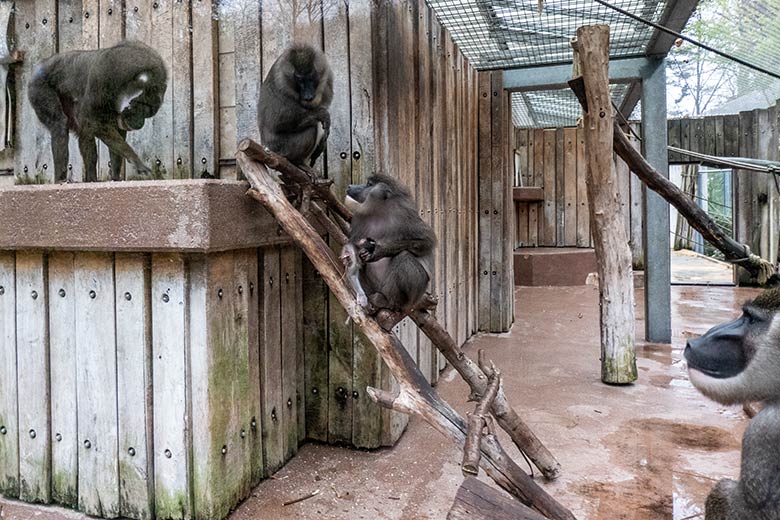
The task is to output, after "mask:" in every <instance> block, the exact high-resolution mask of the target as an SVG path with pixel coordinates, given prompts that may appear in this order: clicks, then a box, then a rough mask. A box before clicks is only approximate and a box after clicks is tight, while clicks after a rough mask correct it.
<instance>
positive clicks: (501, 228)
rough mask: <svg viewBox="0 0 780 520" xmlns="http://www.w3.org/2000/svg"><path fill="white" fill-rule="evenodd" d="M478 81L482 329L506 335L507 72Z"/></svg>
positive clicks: (509, 227)
mask: <svg viewBox="0 0 780 520" xmlns="http://www.w3.org/2000/svg"><path fill="white" fill-rule="evenodd" d="M478 80H479V124H478V127H479V152H478V154H479V179H478V183H479V208H478V219H479V258H478V281H479V309H478V310H479V315H478V319H479V324H478V325H479V330H483V331H488V332H503V331H507V330H509V328H510V327H511V326H512V323H513V322H514V287H515V282H514V267H513V266H514V263H513V251H514V248H513V247H512V241H513V237H514V236H515V218H514V211H513V209H514V208H513V204H514V201H513V198H512V184H513V179H514V166H513V164H514V159H513V157H512V156H513V148H514V143H513V141H514V139H513V138H514V132H513V126H512V117H511V103H510V98H509V93H508V92H507V91H505V90H504V89H503V73H502V72H500V71H496V72H480V73H479V74H478Z"/></svg>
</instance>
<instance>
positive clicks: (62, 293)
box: [57, 289, 65, 298]
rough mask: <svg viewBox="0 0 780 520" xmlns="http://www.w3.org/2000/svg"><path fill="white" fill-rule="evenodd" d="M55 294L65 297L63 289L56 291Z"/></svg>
mask: <svg viewBox="0 0 780 520" xmlns="http://www.w3.org/2000/svg"><path fill="white" fill-rule="evenodd" d="M57 294H59V295H60V298H65V289H60V290H59V291H57Z"/></svg>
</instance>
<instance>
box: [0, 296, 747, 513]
mask: <svg viewBox="0 0 780 520" xmlns="http://www.w3.org/2000/svg"><path fill="white" fill-rule="evenodd" d="M755 293H756V291H750V290H737V289H732V288H723V287H718V288H707V287H695V288H693V287H690V288H689V287H675V288H673V289H672V294H673V301H674V317H673V334H674V340H673V345H672V346H671V347H670V346H668V345H653V344H643V343H642V344H640V348H639V349H638V354H639V358H638V366H639V381H638V382H637V383H636V384H633V385H630V386H623V387H615V386H606V385H604V384H602V383H601V382H600V381H599V347H598V345H599V343H598V301H597V298H598V291H597V289H595V288H593V287H557V288H546V287H536V288H518V290H517V292H516V298H517V315H518V321H517V323H516V324H515V326H514V328H513V329H512V331H511V332H510V333H507V334H501V335H482V336H480V337H478V338H475V339H474V340H472V341H471V342H470V344H469V347H468V348H467V351H468V352H469V353H470V354H474V355H475V354H476V349H477V348H483V349H485V350H486V352H487V354H488V356H489V357H490V358H491V359H493V360H494V361H495V362H496V364H497V365H498V366H499V367H500V368H501V370H502V372H503V374H504V381H505V388H506V392H507V395H508V397H509V400H510V401H511V402H512V403H514V404H515V406H516V408H517V409H518V410H519V411H521V414H522V415H523V416H524V418H525V419H526V421H527V422H528V423H529V424H530V425H531V426H532V427H533V429H534V430H535V431H536V433H537V434H538V435H539V437H540V438H541V439H542V440H543V441H544V442H545V444H546V445H547V446H548V447H549V448H550V449H551V450H552V451H553V453H555V455H556V456H557V457H558V459H559V460H560V462H561V464H562V465H563V476H562V477H561V478H560V479H559V480H558V481H556V482H554V483H542V485H543V486H544V487H545V488H546V489H547V490H548V491H549V492H550V493H552V494H553V495H554V496H556V497H557V498H558V499H559V500H560V501H561V502H563V503H564V504H565V505H567V506H568V507H570V508H571V509H572V511H573V512H574V513H575V515H576V516H577V517H578V518H580V519H590V520H620V519H637V520H639V519H641V520H653V519H659V520H660V519H664V520H667V519H670V518H674V519H677V520H681V519H683V518H701V517H700V516H696V514H697V513H699V512H700V511H701V508H702V504H703V501H704V498H705V497H706V494H707V492H708V491H709V489H710V487H712V485H713V484H714V482H715V480H717V479H719V478H722V477H726V476H731V477H734V476H736V475H737V474H738V465H739V442H740V439H741V436H742V432H743V430H744V426H745V422H746V421H745V418H744V415H743V413H742V411H741V409H740V408H738V407H736V408H735V407H731V408H727V407H722V406H719V405H717V404H715V403H712V402H710V401H707V400H706V399H705V398H704V397H702V396H701V395H700V394H698V393H697V392H696V390H695V389H693V388H692V387H691V385H690V383H689V382H688V379H687V375H686V373H685V370H684V367H683V365H682V363H681V362H680V356H681V349H682V347H683V346H684V344H685V338H687V337H689V336H691V335H698V334H701V333H703V332H704V331H705V330H707V329H708V328H709V327H710V326H711V325H713V324H715V323H717V322H719V321H722V320H725V319H728V318H730V317H731V316H733V315H735V314H736V312H737V309H738V308H739V306H740V304H741V303H742V302H743V300H745V299H747V298H749V297H751V296H752V295H753V294H755ZM637 301H638V302H641V301H642V297H641V293H639V294H637ZM638 312H639V314H641V309H638ZM639 317H640V318H641V316H639ZM642 331H643V324H642V323H641V321H640V322H639V323H638V324H637V332H638V336H639V337H642ZM439 391H440V392H441V394H442V396H443V397H444V398H445V399H447V400H449V401H450V402H451V403H452V404H453V405H455V406H456V408H458V409H459V410H460V411H462V412H464V411H466V410H470V409H471V408H472V407H473V405H472V404H468V403H466V402H465V397H466V395H467V388H466V385H465V384H464V383H463V382H462V381H460V380H459V379H458V378H457V375H456V374H454V373H452V372H451V371H445V373H444V374H443V379H442V381H441V383H440V384H439ZM502 440H503V441H504V445H505V446H509V442H507V439H506V438H503V439H502ZM513 453H514V454H515V455H517V454H516V452H513ZM460 459H461V453H460V452H459V451H458V450H456V449H455V448H454V447H453V445H452V444H451V443H450V442H449V441H448V440H446V439H444V438H443V437H441V436H440V435H439V434H438V433H436V432H434V431H433V430H432V429H431V428H429V427H428V426H427V425H426V424H425V423H422V422H421V421H419V420H416V419H413V420H412V421H411V422H410V425H409V428H408V430H407V432H406V433H405V434H404V436H403V437H402V439H401V441H400V442H399V444H398V445H397V446H396V447H395V448H393V449H384V450H378V451H372V452H365V451H354V450H348V449H343V448H334V447H329V446H321V445H315V444H307V445H306V446H303V447H302V448H301V450H300V452H299V454H298V456H297V457H296V458H294V459H293V460H292V461H291V462H290V463H289V464H288V465H287V466H286V467H284V468H283V469H282V470H281V471H279V472H278V473H277V474H276V475H275V476H274V478H272V479H269V480H267V481H265V482H263V483H262V484H261V485H260V486H258V487H257V488H256V489H255V490H254V492H253V494H252V497H251V498H250V499H249V500H247V501H246V502H245V503H244V504H242V506H241V507H240V508H239V509H238V510H237V511H236V512H235V513H234V514H233V516H232V520H249V519H273V520H281V519H296V520H298V519H300V520H307V519H350V520H351V519H371V520H380V519H388V520H389V519H428V518H430V519H442V518H444V517H445V516H446V512H447V510H448V509H449V507H450V505H451V503H452V499H453V497H454V495H455V492H456V490H457V488H458V486H459V485H460V483H461V481H462V477H461V473H460V467H459V462H460ZM481 478H483V479H484V478H485V477H484V476H482V477H481ZM315 490H319V494H318V495H317V496H315V497H314V498H311V499H308V500H306V501H303V502H300V503H297V504H294V505H290V506H283V505H282V503H283V502H285V501H288V500H291V499H294V498H298V497H301V496H304V495H306V494H308V493H311V492H314V491H315ZM0 505H2V506H4V509H3V512H2V513H0V516H2V517H3V518H20V519H27V518H40V519H51V520H55V519H56V520H61V519H63V518H72V516H70V515H69V516H68V517H65V516H60V515H59V514H47V515H44V516H38V515H35V513H38V514H40V511H39V510H37V511H35V508H30V507H28V506H20V505H19V504H16V503H9V502H3V501H0ZM31 510H33V511H32V512H31ZM33 515H35V516H33ZM691 515H694V516H691Z"/></svg>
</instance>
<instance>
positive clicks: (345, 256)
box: [341, 250, 352, 269]
mask: <svg viewBox="0 0 780 520" xmlns="http://www.w3.org/2000/svg"><path fill="white" fill-rule="evenodd" d="M341 263H342V264H344V267H346V268H347V269H349V267H350V266H352V255H351V254H349V252H347V251H346V250H344V251H342V253H341Z"/></svg>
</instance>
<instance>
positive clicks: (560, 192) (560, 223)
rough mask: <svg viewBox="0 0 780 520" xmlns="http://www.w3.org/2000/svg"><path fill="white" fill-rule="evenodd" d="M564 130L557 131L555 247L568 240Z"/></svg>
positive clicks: (558, 129)
mask: <svg viewBox="0 0 780 520" xmlns="http://www.w3.org/2000/svg"><path fill="white" fill-rule="evenodd" d="M563 131H564V129H563V128H557V129H556V130H555V245H557V246H559V247H560V246H563V245H564V242H565V240H566V227H565V226H566V193H565V192H564V190H565V188H566V164H565V157H564V140H565V138H564V135H563Z"/></svg>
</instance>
